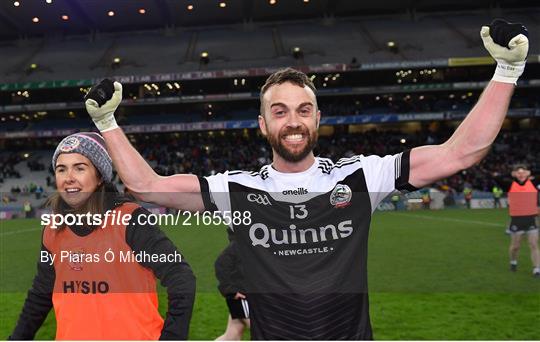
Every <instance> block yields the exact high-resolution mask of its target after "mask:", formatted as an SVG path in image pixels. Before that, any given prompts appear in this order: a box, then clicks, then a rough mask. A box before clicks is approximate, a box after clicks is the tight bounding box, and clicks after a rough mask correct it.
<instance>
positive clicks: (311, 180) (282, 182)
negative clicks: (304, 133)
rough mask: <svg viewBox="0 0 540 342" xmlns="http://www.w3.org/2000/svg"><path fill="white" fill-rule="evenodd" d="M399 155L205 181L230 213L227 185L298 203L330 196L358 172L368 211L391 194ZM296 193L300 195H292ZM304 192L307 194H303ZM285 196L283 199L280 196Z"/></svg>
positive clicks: (326, 161)
mask: <svg viewBox="0 0 540 342" xmlns="http://www.w3.org/2000/svg"><path fill="white" fill-rule="evenodd" d="M401 156H402V154H401V153H400V154H396V155H388V156H385V157H379V156H375V155H372V156H367V157H365V156H363V155H358V156H354V157H351V158H342V159H340V160H339V161H338V162H337V163H335V164H334V163H333V162H332V161H331V160H330V159H327V158H319V157H317V158H315V163H313V165H312V166H311V167H310V168H309V169H307V170H306V171H303V172H297V173H282V172H278V171H276V170H275V169H273V168H272V166H271V165H265V166H263V167H262V168H261V170H260V172H258V173H253V172H248V171H231V172H225V173H220V174H217V175H214V176H209V177H206V179H207V181H208V186H209V190H210V197H211V199H212V201H213V202H214V203H215V204H216V206H217V207H218V210H219V211H221V212H225V211H231V203H230V196H229V195H228V192H229V183H236V184H240V185H242V186H244V187H246V188H250V189H253V190H255V191H261V192H266V193H267V194H268V196H271V197H272V198H273V199H274V200H275V201H284V202H288V203H302V202H305V201H307V200H309V199H311V198H313V197H316V196H318V195H320V194H323V193H327V192H330V191H332V190H333V189H334V187H335V186H336V184H338V183H339V182H341V181H343V180H344V179H345V178H346V177H348V176H350V175H352V174H353V173H355V172H356V171H358V170H359V169H363V171H364V178H365V179H364V180H365V183H366V185H367V189H368V191H369V195H370V200H371V205H372V210H373V211H375V209H376V207H377V205H378V204H379V203H380V202H381V201H382V200H383V199H384V198H385V197H386V196H387V195H388V194H389V193H391V192H393V191H394V190H395V180H396V179H397V178H398V175H399V174H401V169H400V168H401ZM398 160H399V161H398ZM296 190H301V191H298V192H299V193H301V194H300V195H293V194H291V192H294V191H296ZM304 190H306V191H307V193H305V194H302V193H304ZM285 191H288V192H289V193H288V194H285V195H284V192H285Z"/></svg>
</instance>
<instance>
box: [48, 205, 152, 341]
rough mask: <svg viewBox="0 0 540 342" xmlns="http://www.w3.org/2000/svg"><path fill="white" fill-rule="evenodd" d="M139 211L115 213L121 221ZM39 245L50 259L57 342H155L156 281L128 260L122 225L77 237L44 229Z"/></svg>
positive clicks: (121, 209) (66, 230)
mask: <svg viewBox="0 0 540 342" xmlns="http://www.w3.org/2000/svg"><path fill="white" fill-rule="evenodd" d="M138 207H139V206H138V205H136V204H134V203H126V204H123V205H121V206H120V207H117V208H116V209H115V210H116V212H117V213H118V212H120V213H121V214H122V215H125V214H131V213H132V212H133V211H134V210H135V209H137V208H138ZM43 243H44V245H45V247H46V248H47V249H48V250H49V251H50V252H51V253H52V255H53V256H54V257H55V259H54V270H55V273H56V279H55V284H54V293H53V297H52V300H53V304H54V311H55V314H56V321H57V329H56V339H58V340H66V339H67V340H103V339H106V340H126V339H127V340H149V339H151V340H157V339H159V337H160V335H161V329H162V328H163V319H162V317H161V316H160V315H159V312H158V297H157V293H156V278H155V276H154V274H153V272H152V271H151V270H150V269H147V268H145V267H143V266H141V265H140V264H139V263H137V262H136V261H135V260H133V258H130V256H132V255H133V251H132V250H131V248H130V247H129V245H128V244H127V243H126V226H125V225H121V224H118V223H117V222H115V223H114V224H108V225H106V226H105V228H97V229H96V230H94V231H92V232H91V233H90V234H88V235H86V236H82V237H81V236H78V235H77V234H75V233H74V232H73V231H72V230H71V229H69V228H64V229H60V230H57V229H51V228H49V227H47V228H45V232H44V234H43ZM112 256H114V259H113V260H111V259H112ZM122 257H123V258H122Z"/></svg>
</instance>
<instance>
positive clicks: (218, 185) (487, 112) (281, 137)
mask: <svg viewBox="0 0 540 342" xmlns="http://www.w3.org/2000/svg"><path fill="white" fill-rule="evenodd" d="M526 35H527V31H526V29H525V28H524V27H523V26H522V25H520V24H510V23H507V22H505V21H501V20H497V21H495V22H493V23H492V24H491V25H490V26H484V27H483V28H482V31H481V36H482V39H483V40H484V45H485V47H486V48H487V50H488V51H489V52H490V54H491V55H492V56H493V57H494V58H495V59H496V60H497V68H496V71H495V75H494V77H493V80H492V81H491V82H490V83H489V84H488V85H487V87H486V89H485V90H484V92H483V94H482V96H481V97H480V99H479V100H478V103H477V104H476V105H475V106H474V108H473V109H472V110H471V112H470V113H469V114H468V116H467V117H466V118H465V120H464V121H463V122H462V123H461V125H460V126H459V127H458V128H457V130H456V131H455V133H454V134H453V135H452V137H451V138H450V139H449V140H448V141H446V142H445V143H443V144H441V145H432V146H422V147H416V148H414V149H412V150H410V151H404V152H402V153H399V154H396V155H390V156H385V157H378V156H368V157H366V156H363V155H358V156H354V157H352V158H344V159H340V160H339V161H337V162H333V161H331V160H329V159H325V158H319V157H315V156H314V154H313V147H314V146H315V144H316V142H317V129H318V127H319V122H320V116H321V113H320V112H319V110H318V106H317V100H316V96H315V92H316V90H315V87H314V86H313V83H312V82H311V81H310V79H309V78H308V77H307V76H306V75H305V74H304V73H302V72H299V71H296V70H293V69H285V70H281V71H278V72H276V73H275V74H273V75H271V76H270V77H269V78H268V79H267V81H266V83H265V85H264V86H263V87H262V90H261V113H260V116H259V125H260V129H261V131H262V133H263V134H264V135H265V136H266V137H267V139H268V141H269V143H270V145H271V146H272V150H273V162H272V164H271V165H266V166H263V167H262V168H261V169H260V170H259V171H258V172H248V171H231V172H225V173H223V174H217V175H214V176H209V177H205V178H199V177H197V176H194V175H174V176H169V177H162V176H159V175H157V174H156V173H155V172H154V171H153V170H152V168H151V167H150V166H149V165H148V164H147V163H146V162H145V161H144V159H143V158H142V157H141V156H140V154H139V153H138V152H137V151H136V150H135V149H134V148H133V147H132V146H131V145H130V143H129V141H128V140H127V138H126V136H125V135H124V133H123V132H122V130H121V129H119V128H118V125H117V124H116V121H115V119H114V115H113V114H114V111H115V110H116V108H117V106H118V105H119V103H120V101H121V98H122V87H121V85H120V83H118V82H115V83H113V82H112V81H108V80H106V81H104V82H102V83H101V84H100V85H98V86H97V87H96V88H94V89H92V90H91V91H90V93H89V94H88V97H87V101H86V107H87V110H88V112H89V114H90V115H91V117H92V119H93V120H94V122H95V123H96V126H97V127H98V128H99V129H100V131H102V134H103V137H104V138H105V140H106V142H107V147H108V149H109V152H110V154H111V157H112V159H113V162H114V164H115V166H116V169H117V170H118V173H119V175H120V177H121V179H122V181H123V182H124V184H125V185H126V186H127V187H128V188H129V189H130V190H131V191H132V192H134V193H135V194H136V195H137V196H138V198H139V199H141V200H143V201H147V202H153V203H156V204H158V205H162V206H166V207H174V208H178V209H182V210H191V211H204V210H209V211H218V212H220V213H222V215H223V216H224V217H227V216H228V217H229V218H231V217H232V220H230V221H231V224H230V229H231V230H233V231H234V234H233V235H234V240H235V241H236V243H237V246H238V255H239V257H240V258H241V259H242V264H243V267H244V275H245V278H246V279H245V286H246V291H247V294H248V300H249V303H250V316H251V323H252V327H251V333H252V338H253V339H274V340H277V339H294V340H299V339H320V340H333V339H371V338H372V330H371V324H370V319H369V310H368V295H367V267H366V265H367V240H368V232H369V226H370V222H371V215H372V213H373V212H374V211H375V209H376V208H377V205H378V204H379V203H380V202H381V201H382V200H383V199H384V197H386V196H387V195H388V194H390V193H392V192H394V191H396V190H398V191H399V190H413V189H416V188H420V187H423V186H426V185H428V184H431V183H433V182H434V181H436V180H439V179H441V178H445V177H448V176H450V175H452V174H454V173H456V172H458V171H460V170H463V169H466V168H468V167H470V166H472V165H473V164H475V163H477V162H479V161H480V160H481V159H482V158H483V157H484V156H485V155H486V153H487V152H488V150H489V147H490V145H491V144H492V143H493V141H494V140H495V138H496V136H497V134H498V132H499V130H500V128H501V125H502V123H503V120H504V118H505V116H506V113H507V110H508V105H509V103H510V98H511V96H512V93H513V91H514V87H515V83H516V82H517V79H518V78H519V76H520V75H521V73H522V72H523V70H524V67H525V58H526V56H527V51H528V39H527V36H526ZM134 170H136V172H134Z"/></svg>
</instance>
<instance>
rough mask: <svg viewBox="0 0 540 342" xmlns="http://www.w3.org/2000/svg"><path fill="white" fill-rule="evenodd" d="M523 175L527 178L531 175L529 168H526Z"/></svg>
mask: <svg viewBox="0 0 540 342" xmlns="http://www.w3.org/2000/svg"><path fill="white" fill-rule="evenodd" d="M525 175H526V176H527V178H529V177H530V176H531V170H526V171H525Z"/></svg>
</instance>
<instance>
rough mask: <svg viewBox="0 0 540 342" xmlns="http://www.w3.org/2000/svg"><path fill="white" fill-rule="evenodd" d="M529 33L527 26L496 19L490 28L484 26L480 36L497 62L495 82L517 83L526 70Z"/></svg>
mask: <svg viewBox="0 0 540 342" xmlns="http://www.w3.org/2000/svg"><path fill="white" fill-rule="evenodd" d="M528 35H529V34H528V32H527V29H526V28H525V26H523V25H522V24H518V23H509V22H507V21H505V20H502V19H495V20H494V21H493V22H492V23H491V24H490V25H489V26H482V30H481V31H480V36H481V37H482V40H483V41H484V46H485V47H486V49H487V50H488V52H489V53H490V54H491V57H493V58H494V59H495V61H497V68H496V69H495V75H493V80H495V81H499V82H505V83H514V84H515V83H516V82H517V80H518V78H519V76H521V74H522V73H523V70H525V60H526V59H527V52H528V51H529V39H528Z"/></svg>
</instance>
